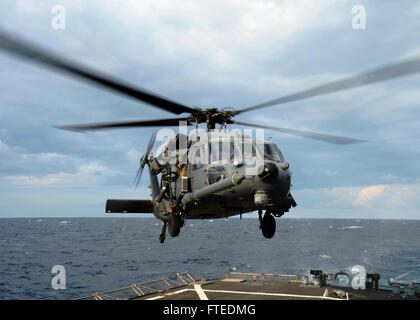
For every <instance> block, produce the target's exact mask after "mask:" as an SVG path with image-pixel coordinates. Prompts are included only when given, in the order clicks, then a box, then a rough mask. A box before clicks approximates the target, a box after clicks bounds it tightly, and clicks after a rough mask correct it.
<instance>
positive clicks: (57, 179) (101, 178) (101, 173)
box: [5, 163, 116, 187]
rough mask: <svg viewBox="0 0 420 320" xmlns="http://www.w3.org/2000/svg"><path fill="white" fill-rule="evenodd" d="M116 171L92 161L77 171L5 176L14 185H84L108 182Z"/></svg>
mask: <svg viewBox="0 0 420 320" xmlns="http://www.w3.org/2000/svg"><path fill="white" fill-rule="evenodd" d="M115 174H116V172H115V171H113V170H111V169H109V168H107V167H105V166H102V165H99V164H97V163H90V164H87V165H83V166H81V167H79V168H78V170H77V171H76V172H73V173H67V172H58V173H52V174H47V175H44V176H40V177H37V176H22V175H21V176H5V179H6V181H7V182H8V183H10V184H12V185H14V186H32V187H40V186H52V185H55V186H70V185H71V186H83V185H98V184H103V183H105V182H106V178H107V177H109V176H112V175H115Z"/></svg>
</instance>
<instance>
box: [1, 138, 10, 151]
mask: <svg viewBox="0 0 420 320" xmlns="http://www.w3.org/2000/svg"><path fill="white" fill-rule="evenodd" d="M8 152H9V146H8V145H7V144H5V143H4V142H3V141H1V140H0V154H5V153H8Z"/></svg>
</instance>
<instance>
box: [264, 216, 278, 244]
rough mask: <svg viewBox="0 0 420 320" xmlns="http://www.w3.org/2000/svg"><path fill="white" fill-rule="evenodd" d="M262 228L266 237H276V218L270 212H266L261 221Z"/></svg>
mask: <svg viewBox="0 0 420 320" xmlns="http://www.w3.org/2000/svg"><path fill="white" fill-rule="evenodd" d="M261 230H262V234H263V236H264V237H265V238H267V239H271V238H272V237H274V234H275V233H276V219H274V217H273V216H272V215H271V214H270V213H267V212H266V213H265V215H264V218H263V219H262V222H261Z"/></svg>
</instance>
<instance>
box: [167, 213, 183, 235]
mask: <svg viewBox="0 0 420 320" xmlns="http://www.w3.org/2000/svg"><path fill="white" fill-rule="evenodd" d="M181 225H182V221H181V216H180V215H179V214H170V215H169V219H168V232H169V234H170V235H171V236H172V237H177V236H178V235H179V232H180V231H181Z"/></svg>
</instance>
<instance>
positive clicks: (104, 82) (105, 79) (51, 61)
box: [0, 30, 195, 114]
mask: <svg viewBox="0 0 420 320" xmlns="http://www.w3.org/2000/svg"><path fill="white" fill-rule="evenodd" d="M0 49H2V50H4V51H7V52H8V53H10V54H13V55H16V56H18V57H20V58H26V59H29V60H32V62H35V63H39V64H43V65H45V66H47V67H50V68H55V69H57V70H59V71H63V72H67V73H70V74H72V75H74V76H78V77H80V78H82V79H84V80H89V81H91V82H92V83H94V84H96V85H99V86H102V87H105V88H106V89H110V90H112V91H115V92H117V93H120V94H123V95H126V96H129V97H131V98H134V99H136V100H140V101H143V102H146V103H148V104H151V105H153V106H155V107H158V108H161V109H164V110H166V111H169V112H172V113H175V114H181V113H184V112H189V113H191V112H194V111H195V109H193V108H190V107H187V106H184V105H181V104H179V103H176V102H173V101H170V100H168V99H166V98H163V97H160V96H158V95H157V94H155V93H152V92H150V91H146V90H145V89H142V88H139V87H135V86H132V85H130V84H128V83H125V82H123V81H122V80H119V79H116V78H113V77H110V76H107V75H105V74H102V73H100V72H98V71H95V70H93V69H90V68H88V67H85V66H82V65H80V64H76V63H74V62H71V61H69V60H66V59H64V58H62V57H60V56H58V55H56V54H54V53H51V52H50V51H47V50H45V49H41V48H39V47H37V46H35V45H33V44H30V43H28V42H26V41H24V40H18V39H16V38H15V37H12V36H11V35H7V34H6V33H5V32H2V31H1V30H0Z"/></svg>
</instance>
